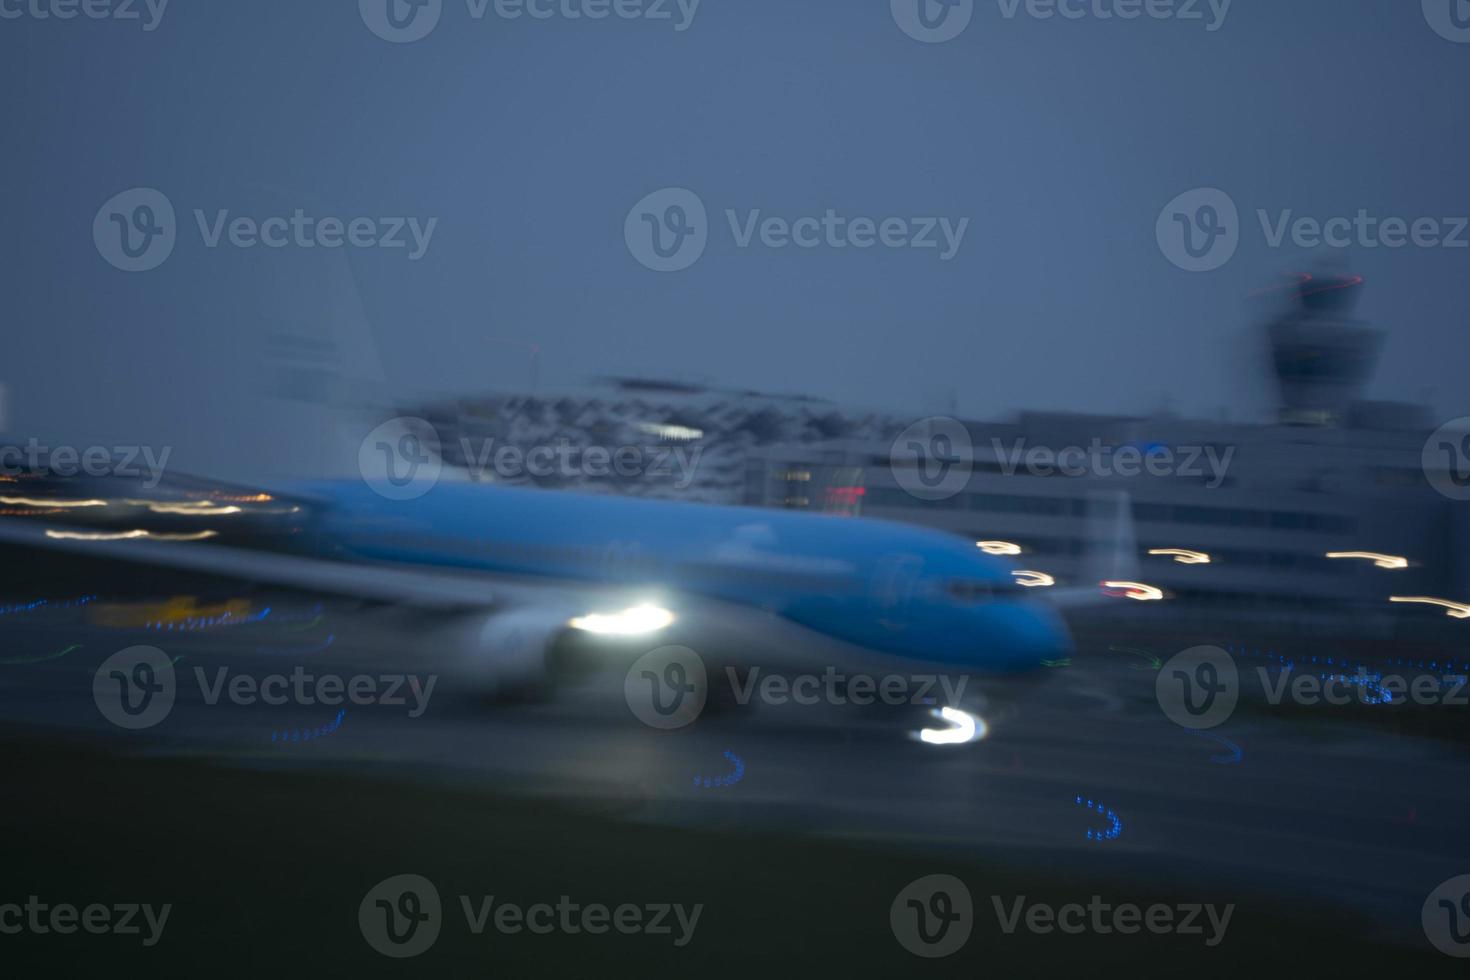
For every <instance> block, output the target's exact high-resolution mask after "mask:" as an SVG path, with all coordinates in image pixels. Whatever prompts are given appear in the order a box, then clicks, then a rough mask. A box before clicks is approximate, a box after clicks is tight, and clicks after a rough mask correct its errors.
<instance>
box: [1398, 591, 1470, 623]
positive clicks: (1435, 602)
mask: <svg viewBox="0 0 1470 980" xmlns="http://www.w3.org/2000/svg"><path fill="white" fill-rule="evenodd" d="M1388 601H1389V602H1418V603H1423V604H1424V605H1428V606H1443V607H1444V608H1445V609H1446V610H1448V612H1447V613H1446V614H1445V615H1447V616H1453V617H1454V618H1455V619H1470V606H1467V605H1465V604H1464V603H1463V602H1450V601H1449V600H1448V599H1431V598H1429V597H1428V596H1399V595H1396V596H1389V598H1388Z"/></svg>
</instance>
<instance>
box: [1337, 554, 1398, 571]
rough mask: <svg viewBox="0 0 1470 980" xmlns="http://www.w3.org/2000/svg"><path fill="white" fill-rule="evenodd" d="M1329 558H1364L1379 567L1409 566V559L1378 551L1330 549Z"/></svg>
mask: <svg viewBox="0 0 1470 980" xmlns="http://www.w3.org/2000/svg"><path fill="white" fill-rule="evenodd" d="M1327 557H1328V558H1362V559H1364V560H1366V561H1371V562H1372V563H1373V564H1375V565H1377V566H1378V567H1379V568H1408V567H1409V559H1407V558H1400V557H1399V556H1398V555H1381V554H1379V553H1378V552H1376V551H1329V552H1327Z"/></svg>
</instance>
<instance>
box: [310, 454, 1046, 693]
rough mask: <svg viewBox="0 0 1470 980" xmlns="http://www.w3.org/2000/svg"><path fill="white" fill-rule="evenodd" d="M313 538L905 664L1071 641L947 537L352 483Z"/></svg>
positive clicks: (630, 502) (542, 496)
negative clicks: (387, 489)
mask: <svg viewBox="0 0 1470 980" xmlns="http://www.w3.org/2000/svg"><path fill="white" fill-rule="evenodd" d="M312 489H313V490H315V491H316V492H317V493H318V494H320V495H321V496H323V497H327V498H330V499H331V500H332V501H333V503H332V505H331V506H329V507H327V508H326V509H325V510H324V511H323V512H322V513H321V514H320V520H321V524H320V529H321V531H322V532H323V533H324V535H325V537H326V539H327V540H328V541H330V542H332V543H333V544H335V545H337V546H339V547H341V548H343V549H345V550H346V551H348V552H350V553H352V554H355V555H357V556H359V557H362V558H366V559H371V560H379V561H393V562H408V563H414V564H423V565H435V566H446V567H456V568H466V569H480V570H484V571H488V572H495V573H499V574H505V575H515V576H526V577H538V578H546V579H561V580H572V581H580V582H595V583H603V584H614V585H626V586H628V587H630V588H631V587H638V588H644V587H646V588H649V589H651V590H658V591H665V592H673V593H687V594H692V595H697V596H704V597H708V598H713V599H719V600H723V601H726V602H730V603H736V604H739V605H743V606H749V607H753V608H758V609H762V610H766V611H769V612H772V613H775V614H778V615H780V616H783V617H785V618H787V619H789V620H791V621H793V622H795V623H798V624H800V625H802V626H805V627H807V628H809V629H812V630H816V631H818V632H820V633H823V634H825V635H827V636H829V637H832V638H834V639H837V640H841V641H844V642H848V643H852V644H856V645H858V646H862V647H867V648H870V649H873V650H878V651H882V652H885V653H889V654H896V655H899V656H903V657H908V658H914V659H917V660H924V661H932V662H938V663H946V664H954V665H961V666H965V667H970V668H975V669H987V670H1002V671H1014V670H1024V669H1029V668H1033V667H1036V666H1038V665H1039V664H1040V663H1041V661H1043V660H1046V659H1050V658H1055V657H1058V656H1063V655H1065V653H1066V652H1067V651H1068V650H1069V649H1070V644H1071V641H1070V637H1069V636H1068V633H1067V630H1066V628H1065V626H1064V625H1063V624H1062V622H1061V620H1060V618H1059V617H1058V616H1057V615H1056V613H1055V612H1054V611H1052V609H1051V608H1050V607H1048V606H1046V605H1044V604H1043V603H1040V602H1037V601H1034V600H1033V601H1028V599H1027V597H1026V596H1025V594H1024V592H1023V590H1021V589H1020V588H1018V587H1017V586H1016V585H1015V583H1014V580H1013V577H1012V576H1011V574H1010V571H1011V570H1010V567H1009V566H1008V565H1007V564H1006V563H1004V562H1002V561H1001V560H999V559H996V558H992V557H990V556H987V555H985V554H984V553H983V552H980V551H978V550H977V549H976V548H975V547H974V544H973V543H972V542H969V541H966V540H964V539H962V538H959V537H955V536H953V535H949V534H944V533H940V532H937V531H931V530H928V529H924V528H919V527H912V526H909V525H905V524H896V523H890V522H886V521H875V520H866V519H841V518H836V517H830V516H825V515H819V514H809V513H800V512H793V511H779V510H758V509H753V508H747V507H717V506H709V505H703V504H689V503H677V502H666V501H653V500H642V499H637V498H629V497H615V496H599V495H590V494H573V493H562V492H551V491H543V490H525V489H512V488H505V487H493V486H486V485H483V484H446V483H441V484H439V485H438V486H436V487H434V488H433V489H432V490H431V491H430V492H429V493H428V494H426V495H424V496H423V497H420V498H418V499H415V500H408V501H393V500H387V499H384V498H383V497H380V496H379V495H377V494H376V493H374V492H373V491H372V490H371V489H370V488H368V487H367V486H365V485H363V484H361V483H357V484H351V483H346V482H344V483H335V484H331V485H317V486H315V487H313V488H312Z"/></svg>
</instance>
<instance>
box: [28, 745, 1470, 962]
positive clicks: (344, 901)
mask: <svg viewBox="0 0 1470 980" xmlns="http://www.w3.org/2000/svg"><path fill="white" fill-rule="evenodd" d="M3 746H4V751H5V754H6V757H7V759H8V760H9V762H8V765H7V771H8V773H9V776H8V778H7V780H6V786H5V792H6V796H7V797H8V799H7V801H6V805H5V806H4V808H3V819H0V827H3V831H4V835H5V840H6V847H5V872H4V883H5V884H4V891H5V892H6V897H7V898H9V897H11V896H25V895H28V894H32V893H35V894H38V895H41V896H45V897H46V898H48V899H49V900H50V901H52V902H64V901H70V902H74V903H76V904H79V905H81V904H85V903H87V902H93V901H101V902H135V901H141V902H150V903H154V904H155V905H160V904H162V903H164V902H170V903H172V904H173V906H174V908H173V911H172V913H171V916H170V919H169V920H168V922H167V924H166V927H165V931H164V934H163V938H162V939H161V941H160V942H158V944H157V945H156V946H154V947H153V948H151V949H145V948H142V941H141V937H123V936H85V935H73V936H56V935H48V936H7V937H5V938H4V939H3V941H0V950H3V955H4V959H5V962H6V964H7V971H6V972H7V973H9V974H10V975H12V976H23V975H37V976H84V975H94V974H98V973H112V974H116V975H126V976H201V975H223V976H257V977H258V976H272V975H275V976H293V977H295V976H303V977H313V976H321V977H326V976H356V975H375V976H376V975H384V976H388V975H400V976H408V975H415V976H418V975H442V976H466V977H469V976H477V977H484V976H515V977H522V976H527V977H529V976H548V977H550V976H583V975H587V974H589V973H596V974H598V975H605V976H630V977H645V976H710V977H724V976H747V975H750V974H752V973H759V972H774V973H776V974H777V975H782V976H793V975H800V974H807V973H811V974H814V975H823V976H825V975H833V976H842V975H848V976H898V975H907V974H910V973H921V974H931V975H944V976H996V975H1005V976H1016V977H1030V976H1035V977H1054V976H1061V975H1069V974H1074V973H1076V974H1081V975H1090V976H1118V975H1131V976H1176V977H1177V976H1211V977H1223V976H1232V975H1237V974H1238V973H1240V972H1244V971H1251V970H1256V969H1261V968H1263V967H1269V968H1271V969H1278V970H1281V971H1283V972H1285V971H1293V972H1299V973H1300V974H1301V975H1307V976H1367V975H1370V974H1382V973H1383V972H1384V971H1394V972H1396V973H1399V974H1403V975H1410V974H1412V975H1445V976H1448V975H1450V974H1451V972H1452V971H1453V972H1456V973H1461V972H1462V971H1463V965H1462V964H1461V963H1459V962H1458V961H1455V960H1450V959H1447V958H1445V957H1442V956H1440V955H1439V954H1437V953H1434V952H1432V951H1424V950H1415V949H1412V948H1408V949H1406V948H1400V947H1396V946H1391V945H1375V944H1371V943H1365V942H1364V941H1363V940H1364V937H1365V936H1368V935H1371V934H1373V933H1375V932H1377V931H1378V927H1377V926H1376V925H1375V924H1374V923H1373V922H1371V921H1369V920H1368V919H1367V918H1366V917H1363V916H1356V915H1353V914H1351V913H1345V912H1344V911H1342V910H1341V909H1338V908H1334V907H1332V906H1330V905H1327V904H1325V903H1323V904H1315V905H1314V904H1302V903H1300V902H1293V901H1282V900H1281V899H1279V898H1278V897H1275V896H1273V895H1272V894H1270V890H1269V889H1267V890H1264V891H1263V890H1258V889H1243V888H1242V889H1221V888H1220V887H1218V886H1212V887H1211V889H1210V894H1209V895H1208V900H1209V901H1212V902H1216V903H1225V902H1234V903H1236V905H1237V909H1236V912H1235V914H1234V918H1233V920H1232V922H1231V924H1230V927H1229V933H1228V936H1227V939H1226V940H1225V941H1224V942H1222V943H1220V944H1219V945H1218V946H1217V947H1216V948H1213V949H1207V948H1205V947H1204V939H1203V938H1201V937H1198V936H1189V937H1186V936H1153V935H1135V936H1118V935H1109V936H1099V935H1076V936H1063V935H1057V934H1052V935H1031V934H1028V933H1026V932H1025V931H1018V932H1017V933H1015V934H1014V935H1005V934H1003V933H1002V932H1001V930H1000V928H999V927H998V926H997V925H996V923H995V919H994V916H993V913H992V912H991V911H990V910H989V909H988V908H985V907H984V906H986V905H988V904H989V902H988V901H987V899H988V896H990V895H1002V896H1006V897H1007V900H1008V901H1009V899H1010V898H1011V897H1013V896H1020V895H1025V896H1027V898H1028V900H1035V901H1046V902H1052V903H1056V904H1058V905H1060V904H1064V903H1066V902H1071V901H1077V900H1078V898H1079V896H1090V895H1092V894H1094V893H1097V894H1100V895H1103V896H1107V898H1108V899H1109V900H1110V901H1113V902H1115V903H1120V902H1124V901H1133V902H1137V903H1140V904H1144V905H1146V904H1150V903H1153V902H1158V901H1162V902H1182V903H1188V902H1192V901H1199V900H1200V896H1199V889H1198V887H1197V883H1195V882H1191V881H1189V880H1179V881H1167V880H1161V881H1157V882H1154V883H1152V884H1150V885H1142V884H1140V883H1137V882H1130V881H1127V880H1126V879H1125V880H1119V879H1118V878H1117V877H1100V876H1096V875H1094V874H1077V875H1070V874H1069V875H1064V876H1058V875H1055V874H1051V873H1039V872H1034V871H1028V870H1026V869H1025V868H1017V867H1015V866H1013V865H1012V864H1011V863H1010V862H1007V861H1005V860H1004V857H1005V856H1004V855H997V858H999V859H1000V860H998V861H995V862H985V861H977V860H970V859H965V858H956V856H954V855H951V854H943V853H939V852H938V851H937V850H936V852H935V853H928V854H925V853H918V854H916V853H912V852H901V851H895V850H891V849H889V848H887V847H884V846H881V845H876V844H873V843H865V844H864V845H863V846H860V847H859V846H851V845H844V844H840V843H833V842H822V841H813V840H809V839H804V838H802V837H800V836H797V835H791V834H773V833H763V832H748V833H747V832H739V831H727V832H710V831H704V830H697V829H673V828H668V827H649V826H640V825H636V824H629V823H627V822H624V821H623V820H620V819H619V815H618V814H616V813H608V814H594V813H588V812H586V811H582V812H574V811H570V810H568V809H567V808H564V807H561V806H557V805H551V804H547V803H533V802H528V801H525V800H510V799H504V798H499V797H496V796H494V795H489V794H484V793H471V792H462V791H454V790H450V789H445V788H425V787H405V786H403V785H399V784H394V783H386V782H381V781H376V780H373V779H368V778H363V779H356V778H346V777H342V776H323V775H321V774H316V773H309V774H308V773H283V772H274V773H264V772H254V771H248V770H239V769H230V768H224V769H221V768H215V767H210V766H204V765H200V764H198V763H194V762H185V761H178V760H157V759H155V760H146V761H145V760H141V759H119V758H116V757H110V756H104V755H99V754H96V753H94V752H91V751H88V750H85V749H79V748H77V747H75V746H72V745H67V744H64V743H60V742H56V741H54V740H46V741H38V740H36V739H34V738H30V737H25V736H23V735H21V734H19V733H16V732H9V733H7V737H6V738H5V740H4V742H3ZM936 871H943V872H944V873H949V874H953V875H955V876H957V877H959V878H961V879H962V880H963V881H965V883H966V884H967V886H968V887H969V888H970V890H971V892H972V894H973V895H974V896H975V898H976V902H977V905H979V906H981V907H980V908H979V909H978V910H977V911H978V912H979V914H978V916H977V922H976V926H975V932H974V934H973V935H972V937H971V938H970V941H969V943H968V944H967V945H966V946H965V947H964V948H963V949H962V950H960V951H959V952H958V953H956V954H954V955H953V956H951V957H948V958H946V959H942V960H933V961H924V960H920V959H916V958H915V957H913V956H911V955H909V954H908V953H907V952H905V951H904V950H902V949H901V948H900V947H899V946H898V945H897V943H896V942H895V940H894V937H893V935H892V933H891V931H890V928H889V922H888V910H889V905H890V903H891V902H892V900H893V898H894V896H895V895H897V894H898V892H899V890H900V889H902V888H903V886H904V885H905V884H907V883H908V882H909V881H911V880H913V879H915V878H918V877H920V876H922V875H926V874H930V873H934V872H936ZM399 872H412V873H416V874H422V875H424V876H425V877H427V878H429V879H430V880H431V881H433V882H434V883H435V884H436V886H437V887H438V889H439V892H440V894H441V895H442V896H444V897H445V899H446V905H448V903H449V901H450V898H449V897H450V896H456V895H459V894H467V895H471V896H476V900H478V898H479V897H480V896H483V895H485V894H487V893H488V894H495V895H498V896H505V897H506V899H507V900H510V899H515V900H519V901H520V902H522V903H525V904H529V903H532V902H535V901H549V902H553V903H554V902H555V901H556V900H557V899H558V897H559V896H560V895H562V894H568V895H571V896H573V897H574V898H575V899H577V900H578V901H580V902H583V903H590V902H598V901H600V902H605V903H607V904H608V905H617V904H620V903H625V902H634V903H643V902H683V903H686V904H693V903H703V905H704V911H703V913H702V915H701V918H700V920H699V923H698V926H697V931H696V933H695V935H694V938H693V940H692V941H691V942H690V943H689V944H688V945H687V946H685V947H684V948H682V949H679V948H674V946H673V941H672V937H668V936H658V937H655V936H622V935H605V936H588V935H579V936H567V935H560V934H558V935H551V936H538V935H529V934H526V933H524V932H523V933H521V934H519V935H504V934H500V935H491V934H489V933H486V934H485V935H480V936H475V935H473V934H472V933H471V932H470V931H469V929H468V928H466V927H465V926H464V919H463V916H462V915H461V914H460V912H459V910H458V909H455V908H446V909H445V917H446V920H445V924H444V928H443V931H442V932H441V934H440V937H439V939H438V941H437V942H436V943H435V945H434V946H433V948H432V949H430V950H429V951H428V952H426V953H424V954H422V955H421V956H419V957H417V958H415V959H410V960H403V961H394V960H389V959H385V958H383V957H381V956H379V955H378V954H377V953H375V952H373V951H372V950H371V949H369V947H368V946H367V944H366V943H365V941H364V939H363V937H362V934H361V933H360V932H359V928H358V923H357V917H356V913H357V907H358V904H359V902H360V901H361V899H362V896H364V895H365V894H366V893H367V891H368V890H369V889H370V888H371V887H372V886H373V885H374V884H376V882H377V881H378V880H380V879H381V878H382V877H385V876H386V875H387V874H390V873H399ZM1084 900H1085V899H1084ZM455 904H457V902H456V903H455Z"/></svg>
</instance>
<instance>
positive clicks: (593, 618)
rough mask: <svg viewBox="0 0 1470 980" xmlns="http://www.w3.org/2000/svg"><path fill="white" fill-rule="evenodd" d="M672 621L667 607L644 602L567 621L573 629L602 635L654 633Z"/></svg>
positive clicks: (672, 618)
mask: <svg viewBox="0 0 1470 980" xmlns="http://www.w3.org/2000/svg"><path fill="white" fill-rule="evenodd" d="M673 621H674V614H673V613H671V612H669V611H668V610H667V609H664V608H661V607H659V606H655V605H651V604H648V603H645V604H643V605H641V606H632V607H630V608H628V609H624V610H621V611H619V612H615V613H589V614H588V615H586V616H578V617H576V618H574V619H572V620H571V621H570V622H568V623H567V625H568V626H570V627H571V628H572V629H574V630H582V631H583V632H586V633H597V634H600V635H603V636H638V635H641V634H643V633H656V632H658V631H659V630H661V629H663V628H664V627H666V626H668V625H669V624H670V623H672V622H673Z"/></svg>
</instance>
